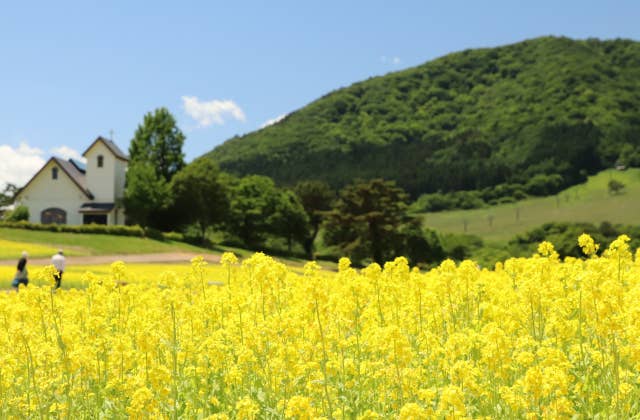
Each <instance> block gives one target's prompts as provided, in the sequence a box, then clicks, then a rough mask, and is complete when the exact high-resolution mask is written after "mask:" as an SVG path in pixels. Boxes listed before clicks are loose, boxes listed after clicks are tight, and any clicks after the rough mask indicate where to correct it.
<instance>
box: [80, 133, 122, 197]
mask: <svg viewBox="0 0 640 420" xmlns="http://www.w3.org/2000/svg"><path fill="white" fill-rule="evenodd" d="M99 155H102V158H103V164H102V168H98V156H99ZM85 157H86V158H87V173H86V177H87V188H88V189H89V191H91V193H92V194H93V201H95V202H96V203H113V202H114V200H115V178H116V176H115V173H116V158H115V156H113V153H111V150H109V149H108V148H107V146H105V145H104V143H102V142H100V141H99V142H97V143H96V144H95V145H94V146H93V147H92V148H91V149H90V150H88V151H87V153H85Z"/></svg>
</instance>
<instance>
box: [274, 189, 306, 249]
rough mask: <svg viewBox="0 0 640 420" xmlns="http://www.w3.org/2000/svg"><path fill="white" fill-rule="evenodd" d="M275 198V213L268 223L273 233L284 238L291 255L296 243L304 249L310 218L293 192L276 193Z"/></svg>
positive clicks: (282, 191) (280, 191)
mask: <svg viewBox="0 0 640 420" xmlns="http://www.w3.org/2000/svg"><path fill="white" fill-rule="evenodd" d="M274 198H275V203H274V211H273V213H272V214H271V215H270V216H269V221H268V222H269V225H270V226H271V233H272V234H273V235H275V236H279V237H281V238H284V239H285V240H286V241H287V249H288V251H289V253H291V251H292V245H293V242H294V241H296V242H298V243H300V245H302V246H303V247H304V245H305V242H306V239H307V235H308V232H309V217H308V216H307V213H306V212H305V209H304V207H303V206H302V203H301V202H300V199H299V198H298V196H297V195H296V194H295V193H294V192H293V191H289V190H279V191H276V194H275V197H274Z"/></svg>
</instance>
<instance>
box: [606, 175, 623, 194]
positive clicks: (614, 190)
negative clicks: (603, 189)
mask: <svg viewBox="0 0 640 420" xmlns="http://www.w3.org/2000/svg"><path fill="white" fill-rule="evenodd" d="M607 187H608V189H609V194H620V193H621V192H622V191H623V190H624V187H625V185H624V183H622V182H620V181H617V180H615V179H612V180H610V181H609V184H607Z"/></svg>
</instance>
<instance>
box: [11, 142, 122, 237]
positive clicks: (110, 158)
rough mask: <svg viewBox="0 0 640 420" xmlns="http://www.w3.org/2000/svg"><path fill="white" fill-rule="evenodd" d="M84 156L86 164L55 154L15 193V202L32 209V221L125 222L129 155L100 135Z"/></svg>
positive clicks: (75, 222) (109, 223)
mask: <svg viewBox="0 0 640 420" xmlns="http://www.w3.org/2000/svg"><path fill="white" fill-rule="evenodd" d="M82 156H84V157H85V158H86V159H87V163H86V165H85V164H83V163H82V162H78V161H77V160H74V159H69V160H64V159H61V158H58V157H52V158H51V159H49V161H48V162H47V163H45V165H44V166H43V167H42V169H40V170H39V171H38V172H37V173H36V174H35V175H34V176H33V178H31V180H29V182H27V184H26V185H25V186H24V187H23V188H22V189H21V190H20V192H19V193H18V194H17V195H16V203H18V204H21V205H24V206H27V207H28V208H29V221H30V222H31V223H59V224H68V225H81V224H88V223H98V224H104V225H123V224H124V216H125V215H124V210H123V208H122V205H121V204H120V202H121V199H122V197H123V196H124V183H125V174H126V171H127V164H128V162H129V159H128V157H127V155H125V154H124V153H123V152H122V150H120V149H119V148H118V146H116V144H115V143H114V142H113V141H111V140H107V139H104V138H102V137H98V138H97V139H96V140H95V141H94V142H93V143H92V144H91V146H89V147H88V148H87V150H85V152H84V153H83V154H82Z"/></svg>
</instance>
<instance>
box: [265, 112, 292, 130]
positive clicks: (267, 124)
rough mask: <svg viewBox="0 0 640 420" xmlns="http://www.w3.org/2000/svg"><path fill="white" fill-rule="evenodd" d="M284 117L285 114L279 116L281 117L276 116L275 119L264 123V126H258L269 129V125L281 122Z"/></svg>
mask: <svg viewBox="0 0 640 420" xmlns="http://www.w3.org/2000/svg"><path fill="white" fill-rule="evenodd" d="M286 116H287V114H281V115H278V116H277V117H275V118H271V119H270V120H267V121H265V123H264V124H262V125H261V126H260V128H265V127H269V126H270V125H273V124H275V123H278V122H280V121H282V120H283V119H284V117H286Z"/></svg>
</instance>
